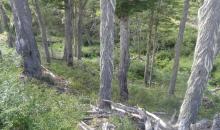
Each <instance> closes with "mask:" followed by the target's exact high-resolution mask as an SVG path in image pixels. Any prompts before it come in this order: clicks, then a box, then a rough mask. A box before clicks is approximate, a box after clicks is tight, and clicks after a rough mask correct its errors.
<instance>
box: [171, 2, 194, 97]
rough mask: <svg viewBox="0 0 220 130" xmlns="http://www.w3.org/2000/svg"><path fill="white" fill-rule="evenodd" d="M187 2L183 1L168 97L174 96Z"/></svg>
mask: <svg viewBox="0 0 220 130" xmlns="http://www.w3.org/2000/svg"><path fill="white" fill-rule="evenodd" d="M189 6H190V5H189V0H185V1H184V10H183V17H182V20H181V22H180V25H179V34H178V38H177V41H176V45H175V58H174V64H173V70H172V77H171V80H170V85H169V90H168V94H169V95H174V91H175V87H176V79H177V75H178V69H179V60H180V47H181V44H182V42H183V37H184V30H185V26H186V21H187V16H188V12H189Z"/></svg>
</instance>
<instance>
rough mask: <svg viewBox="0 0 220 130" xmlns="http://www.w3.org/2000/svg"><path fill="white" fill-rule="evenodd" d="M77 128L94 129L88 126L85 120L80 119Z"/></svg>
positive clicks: (81, 129) (83, 129) (82, 129)
mask: <svg viewBox="0 0 220 130" xmlns="http://www.w3.org/2000/svg"><path fill="white" fill-rule="evenodd" d="M78 128H79V129H80V130H95V129H94V128H91V127H90V126H88V125H87V124H86V123H85V122H83V121H81V122H80V123H79V124H78Z"/></svg>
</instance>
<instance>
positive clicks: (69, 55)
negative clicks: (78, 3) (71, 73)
mask: <svg viewBox="0 0 220 130" xmlns="http://www.w3.org/2000/svg"><path fill="white" fill-rule="evenodd" d="M64 5H65V47H64V52H65V51H66V52H65V53H66V54H65V53H64V56H66V57H64V59H66V62H67V65H68V66H72V65H73V47H72V46H73V23H72V22H73V1H72V0H64Z"/></svg>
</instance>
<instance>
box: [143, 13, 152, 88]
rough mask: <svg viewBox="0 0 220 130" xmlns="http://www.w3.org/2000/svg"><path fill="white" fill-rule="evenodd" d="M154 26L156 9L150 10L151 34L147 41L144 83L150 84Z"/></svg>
mask: <svg viewBox="0 0 220 130" xmlns="http://www.w3.org/2000/svg"><path fill="white" fill-rule="evenodd" d="M153 26H154V9H151V10H150V23H149V35H148V43H147V60H146V63H145V70H144V83H145V85H148V81H149V79H150V57H151V49H152V43H153V41H152V40H153V39H152V38H153Z"/></svg>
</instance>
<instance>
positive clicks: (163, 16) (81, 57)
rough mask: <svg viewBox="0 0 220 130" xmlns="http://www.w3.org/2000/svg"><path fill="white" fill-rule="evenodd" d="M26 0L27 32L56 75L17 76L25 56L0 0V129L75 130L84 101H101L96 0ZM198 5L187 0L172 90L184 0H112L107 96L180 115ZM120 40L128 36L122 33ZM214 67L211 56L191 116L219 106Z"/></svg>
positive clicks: (130, 125) (218, 65)
mask: <svg viewBox="0 0 220 130" xmlns="http://www.w3.org/2000/svg"><path fill="white" fill-rule="evenodd" d="M10 1H13V0H10ZM102 1H105V0H102ZM110 1H112V0H110ZM207 1H212V0H207ZM213 1H215V0H213ZM15 3H16V2H15ZM28 3H29V7H30V10H31V16H32V28H31V30H32V31H33V32H34V36H35V40H36V43H37V46H38V49H39V52H40V59H41V64H42V65H43V66H44V67H45V68H47V69H48V70H50V72H53V73H54V74H55V75H56V76H58V77H56V79H55V80H58V83H57V82H56V83H55V84H56V85H54V82H53V81H51V79H50V78H48V79H47V82H42V81H41V80H37V79H35V78H29V77H28V76H27V77H26V76H24V75H21V74H22V72H23V66H22V63H23V62H22V61H23V60H22V57H21V56H20V55H18V53H17V52H16V49H15V39H16V38H15V37H16V32H15V24H14V21H13V13H12V9H11V7H10V4H9V1H8V0H1V1H0V12H1V26H0V32H1V34H0V52H1V53H0V129H5V130H8V129H14V130H25V129H27V130H38V129H39V130H42V129H45V130H61V129H67V130H68V129H78V127H77V124H78V123H79V122H80V121H81V120H82V119H83V118H84V117H87V114H88V113H87V111H88V110H90V104H93V105H97V104H99V102H100V96H99V95H100V94H99V93H100V15H101V10H100V1H99V0H72V1H71V0H29V1H28ZM185 4H187V0H185ZM201 5H202V1H199V0H190V7H189V13H188V18H187V19H186V18H185V20H187V22H186V27H185V29H184V28H182V29H183V30H185V32H184V38H183V42H182V44H181V40H180V45H179V48H180V54H179V55H180V57H179V67H177V68H176V69H177V70H178V76H175V75H174V77H173V78H174V85H173V86H175V89H173V87H172V88H169V86H172V83H173V82H171V81H172V80H171V78H172V74H173V73H175V72H173V71H174V69H175V67H173V65H174V57H175V54H178V45H176V43H178V42H177V41H178V40H177V39H178V37H179V38H181V36H180V35H181V34H179V35H178V33H179V30H180V29H179V25H180V23H181V20H182V19H183V21H184V18H183V14H184V13H183V10H184V0H157V1H155V0H146V1H145V0H143V1H139V0H133V1H132V0H131V1H127V0H116V10H115V17H114V18H115V27H114V28H113V29H114V33H113V34H114V48H113V50H114V52H113V61H114V62H113V63H114V69H113V74H112V78H113V80H112V101H114V102H121V103H123V104H126V105H128V106H139V107H141V108H144V109H145V110H147V111H150V112H162V113H163V114H162V115H161V116H162V118H163V119H164V120H165V121H167V122H168V121H169V120H170V119H171V117H172V116H173V115H174V116H175V117H174V119H177V118H178V113H179V110H180V107H181V104H182V101H183V98H184V95H185V93H186V89H187V81H188V79H189V76H190V74H191V67H192V63H193V55H194V50H195V46H196V41H197V32H198V26H197V24H198V22H197V21H198V20H197V16H198V9H199V7H200V6H201ZM185 9H187V8H185ZM39 11H40V12H39ZM39 14H40V15H39ZM186 15H187V14H186ZM120 22H124V25H126V24H127V25H128V28H127V31H128V32H129V33H128V35H127V36H128V39H127V40H128V41H127V42H128V44H127V45H128V46H126V44H125V46H124V47H125V48H124V49H126V48H127V50H128V49H129V53H130V54H128V52H124V54H125V58H128V59H129V60H128V61H126V60H125V62H124V65H125V68H120V67H121V66H120V63H121V62H122V61H123V60H122V59H121V58H120V53H121V52H122V51H123V49H122V48H121V49H120V46H121V45H120V34H121V35H122V34H123V33H122V32H121V33H120V24H122V23H120ZM126 22H127V23H126ZM182 24H184V23H182ZM25 26H26V25H25ZM26 27H28V26H26ZM125 29H126V27H125ZM110 33H111V32H109V33H107V34H106V35H109V34H110ZM125 37H126V34H125ZM71 39H72V40H71ZM68 40H69V42H68ZM121 40H125V42H126V39H121ZM69 43H70V44H71V45H70V44H69ZM175 45H176V50H175ZM65 46H66V49H65ZM109 49H111V48H109ZM64 50H65V51H64ZM17 51H18V52H19V50H18V48H17ZM70 52H72V54H71V53H70ZM175 52H176V53H175ZM126 56H127V57H126ZM128 56H129V57H128ZM176 60H178V59H176ZM127 62H128V63H127ZM121 64H123V63H121ZM126 65H129V66H126ZM175 66H178V65H175ZM126 67H127V68H126ZM122 69H124V70H125V71H126V70H128V73H127V74H126V73H125V76H126V75H127V82H123V81H124V80H125V81H126V78H125V77H123V75H122V76H121V75H120V74H121V73H119V72H120V70H122ZM219 71H220V59H219V57H218V56H217V57H216V59H215V62H214V65H213V69H212V72H211V74H210V75H209V81H208V87H207V88H206V89H205V90H204V96H203V99H202V105H201V107H200V109H199V113H198V117H197V118H196V119H197V121H199V120H202V119H210V120H212V119H213V116H214V115H215V114H216V113H218V112H219V110H220V91H218V90H219V84H220V73H219ZM124 78H125V79H124ZM175 78H177V79H176V83H175ZM120 79H121V80H120ZM60 80H65V81H67V82H68V85H67V86H66V85H64V84H63V82H62V83H60V82H59V81H60ZM48 82H49V83H48ZM123 83H127V86H128V91H127V90H126V88H125V87H124V88H125V89H124V90H121V91H120V87H119V86H123ZM125 86H126V85H125ZM121 89H123V88H122V87H121ZM124 92H125V93H124ZM126 92H128V93H126ZM174 113H177V114H174ZM109 122H111V123H112V124H114V125H115V126H117V127H116V129H118V130H134V129H136V127H137V126H136V123H134V122H133V121H132V120H130V118H128V117H126V118H125V117H124V118H122V117H118V116H112V117H110V118H109ZM96 124H99V120H94V121H93V123H92V125H93V126H95V125H96Z"/></svg>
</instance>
